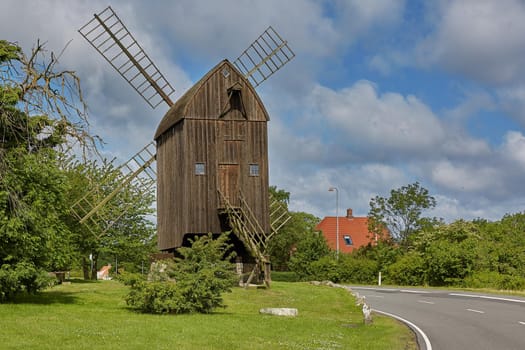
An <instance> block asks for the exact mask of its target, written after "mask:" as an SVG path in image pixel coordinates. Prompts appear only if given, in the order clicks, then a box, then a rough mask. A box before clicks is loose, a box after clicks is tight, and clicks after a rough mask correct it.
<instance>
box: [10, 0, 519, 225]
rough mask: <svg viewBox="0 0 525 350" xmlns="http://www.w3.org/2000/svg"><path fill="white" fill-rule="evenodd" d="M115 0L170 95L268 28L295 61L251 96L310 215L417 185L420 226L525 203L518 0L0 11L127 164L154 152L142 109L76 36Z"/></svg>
mask: <svg viewBox="0 0 525 350" xmlns="http://www.w3.org/2000/svg"><path fill="white" fill-rule="evenodd" d="M108 4H110V5H111V6H112V7H113V9H114V10H115V11H116V12H117V13H118V14H119V16H120V17H121V19H122V20H123V21H124V22H125V24H126V25H127V26H128V28H129V29H130V30H131V32H132V33H133V35H134V36H135V37H136V38H137V39H138V41H139V42H140V43H141V45H142V46H143V48H144V49H145V50H146V51H147V52H148V54H149V55H150V57H152V58H153V60H154V61H155V63H156V64H157V66H158V67H159V68H160V70H161V71H162V72H163V73H164V74H165V76H166V77H167V78H168V80H169V81H170V82H171V83H172V85H173V86H174V87H175V89H176V97H179V96H181V95H182V94H183V93H184V91H186V90H187V89H188V88H189V87H191V86H192V84H193V83H195V82H196V81H197V80H198V79H200V77H202V75H203V74H205V73H206V72H207V71H208V70H209V69H210V68H212V67H213V66H214V65H215V64H216V63H218V62H219V61H220V60H221V59H223V58H228V59H231V60H233V59H235V58H236V57H237V56H238V55H239V54H240V53H241V52H242V50H243V49H245V48H246V47H247V46H248V45H249V44H250V43H251V42H252V41H253V40H254V39H255V38H256V37H257V36H258V35H259V34H260V33H261V32H262V31H263V30H264V29H266V27H267V26H268V25H272V26H273V27H274V28H275V29H276V30H277V31H278V32H279V33H280V34H281V35H282V36H283V37H284V38H286V39H287V40H288V41H289V44H290V46H291V47H292V48H293V49H294V51H295V53H296V55H297V56H296V58H295V59H294V60H293V61H292V62H290V63H289V64H288V65H287V66H285V67H284V68H283V69H282V70H281V71H279V72H278V73H277V74H276V75H275V76H273V77H272V78H270V79H269V80H268V81H267V82H265V83H264V84H263V85H261V86H260V87H259V88H258V89H257V91H258V93H259V94H260V96H261V98H262V100H263V102H264V103H265V106H266V107H267V109H268V111H269V113H270V117H271V121H270V123H269V126H268V127H269V144H270V149H269V154H270V182H271V184H272V185H276V186H278V187H279V188H282V189H285V190H287V191H289V192H291V203H290V207H291V209H293V210H296V211H306V212H310V213H313V214H315V215H317V216H319V217H323V216H325V215H334V214H335V198H334V194H333V193H332V192H328V188H329V187H330V186H336V187H337V188H338V189H339V194H340V212H343V211H344V209H345V208H353V209H354V213H355V214H357V215H366V213H367V212H368V209H369V207H368V205H369V204H368V203H369V201H370V199H371V198H372V197H374V196H376V195H381V196H386V195H388V193H389V191H390V190H391V189H393V188H398V187H400V186H403V185H406V184H409V183H413V182H415V181H419V182H420V183H421V185H422V186H424V187H426V188H428V189H429V190H430V193H431V194H432V195H434V196H435V197H436V199H437V203H438V205H437V207H436V209H435V210H434V211H432V212H431V213H428V214H429V215H434V216H438V217H443V218H445V219H446V220H448V221H451V220H455V219H458V218H466V219H472V218H477V217H482V218H487V219H499V218H501V217H502V216H503V215H504V214H505V213H515V212H521V211H523V210H524V207H525V186H523V182H524V180H525V131H524V126H525V112H524V111H525V108H524V107H525V36H524V35H523V33H525V3H524V2H523V1H520V0H498V1H493V0H455V1H454V0H436V1H432V2H429V1H412V0H406V1H405V0H366V1H365V0H346V1H343V0H334V1H328V0H288V1H281V0H265V1H255V0H222V1H220V0H217V1H211V0H208V1H204V0H178V1H138V0H129V1H123V0H119V1H109V2H107V1H99V0H93V1H65V0H54V1H51V0H50V1H38V2H33V1H27V0H4V1H2V2H1V3H0V33H2V36H1V38H2V39H7V40H10V41H14V42H18V43H19V44H20V45H21V46H22V47H23V48H24V49H26V50H28V49H29V48H30V47H31V46H32V44H33V43H34V42H35V41H36V39H38V38H39V39H40V40H42V41H46V42H47V46H48V48H49V49H50V50H54V51H57V52H58V51H61V50H62V49H63V48H64V46H65V45H66V44H67V43H68V42H69V41H70V40H72V42H71V43H70V44H69V46H68V48H67V50H66V51H65V53H64V54H63V56H62V58H61V64H62V66H63V67H64V68H65V69H73V70H75V71H77V73H78V74H79V75H80V77H81V79H82V83H83V87H84V92H85V95H86V98H87V101H88V104H89V106H90V120H91V128H92V129H91V130H92V132H93V133H96V134H99V135H100V136H102V137H103V139H104V140H105V142H106V144H105V146H104V148H103V151H104V152H105V154H106V155H107V156H108V157H117V160H118V161H123V160H125V159H127V158H128V157H129V156H131V155H132V154H133V153H135V152H136V151H138V150H139V149H140V148H141V147H142V146H143V145H145V144H146V143H148V142H149V141H151V138H152V136H153V133H154V131H155V129H156V127H157V124H158V122H159V121H160V119H161V118H162V116H163V115H164V113H165V112H166V111H167V107H166V106H162V105H161V106H159V107H158V108H157V109H155V110H151V109H150V108H149V107H148V106H147V105H146V104H145V103H144V101H142V100H141V99H140V98H139V97H137V96H136V94H135V92H134V91H133V90H132V89H131V88H130V87H129V86H127V83H125V82H124V81H123V80H122V78H121V77H120V76H119V75H118V74H117V73H116V72H114V71H113V70H112V68H111V67H109V66H108V64H107V63H106V62H105V61H104V60H103V59H102V58H101V57H99V56H98V54H97V53H96V52H94V50H93V49H92V48H91V47H90V46H89V45H88V44H87V43H86V42H85V41H84V40H83V38H81V37H80V35H79V34H78V33H77V32H76V30H77V29H78V28H79V27H80V26H81V25H82V24H84V23H85V22H87V21H88V20H89V19H90V18H91V16H92V14H93V13H95V12H100V11H101V10H102V9H104V8H105V7H106V6H107V5H108Z"/></svg>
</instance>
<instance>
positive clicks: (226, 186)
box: [219, 164, 239, 207]
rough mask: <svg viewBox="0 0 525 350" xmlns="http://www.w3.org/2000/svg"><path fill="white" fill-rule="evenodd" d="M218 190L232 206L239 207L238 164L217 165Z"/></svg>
mask: <svg viewBox="0 0 525 350" xmlns="http://www.w3.org/2000/svg"><path fill="white" fill-rule="evenodd" d="M219 190H220V191H221V192H222V194H223V195H224V197H226V199H227V200H228V201H229V202H230V204H231V205H232V206H234V207H237V206H239V164H219Z"/></svg>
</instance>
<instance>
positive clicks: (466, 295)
mask: <svg viewBox="0 0 525 350" xmlns="http://www.w3.org/2000/svg"><path fill="white" fill-rule="evenodd" d="M448 295H453V296H456V297H466V298H481V299H490V300H502V301H512V302H513V303H525V300H521V299H510V298H501V297H489V296H486V295H475V294H460V293H448Z"/></svg>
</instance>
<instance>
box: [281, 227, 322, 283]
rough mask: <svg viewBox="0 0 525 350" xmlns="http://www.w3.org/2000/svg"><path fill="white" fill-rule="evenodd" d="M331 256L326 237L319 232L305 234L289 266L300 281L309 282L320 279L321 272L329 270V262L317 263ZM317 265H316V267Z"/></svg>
mask: <svg viewBox="0 0 525 350" xmlns="http://www.w3.org/2000/svg"><path fill="white" fill-rule="evenodd" d="M329 255H330V248H329V247H328V245H327V243H326V240H325V239H324V236H323V235H321V234H319V233H317V232H310V233H307V234H305V236H304V238H303V239H302V240H301V241H300V242H299V243H298V244H297V249H296V251H295V252H294V254H293V255H292V257H291V258H290V262H289V263H288V266H289V267H290V270H291V271H292V272H294V273H295V274H296V275H297V277H298V278H299V280H301V281H307V280H312V279H321V278H318V277H319V276H320V274H321V272H320V271H319V270H324V271H325V272H326V269H327V268H328V267H327V266H326V264H329V262H328V260H329V259H328V258H327V259H328V260H325V261H323V262H319V263H315V262H317V261H318V260H320V259H321V258H323V257H326V256H329ZM314 263H315V265H314Z"/></svg>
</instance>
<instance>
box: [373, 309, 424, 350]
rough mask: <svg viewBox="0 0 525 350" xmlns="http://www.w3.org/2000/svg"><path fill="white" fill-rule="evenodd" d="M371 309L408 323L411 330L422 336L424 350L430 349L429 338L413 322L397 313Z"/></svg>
mask: <svg viewBox="0 0 525 350" xmlns="http://www.w3.org/2000/svg"><path fill="white" fill-rule="evenodd" d="M372 311H374V312H377V313H380V314H382V315H386V316H390V317H393V318H395V319H398V320H399V321H401V322H404V323H406V324H407V325H409V326H410V327H411V328H412V329H413V330H415V331H416V332H418V333H419V334H420V335H421V337H422V338H423V341H424V342H425V348H426V350H432V344H430V339H428V337H427V335H426V334H425V332H423V331H422V330H421V328H419V327H418V326H416V325H415V324H413V323H412V322H410V321H409V320H406V319H404V318H402V317H400V316H397V315H394V314H390V313H388V312H384V311H379V310H376V309H372Z"/></svg>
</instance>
